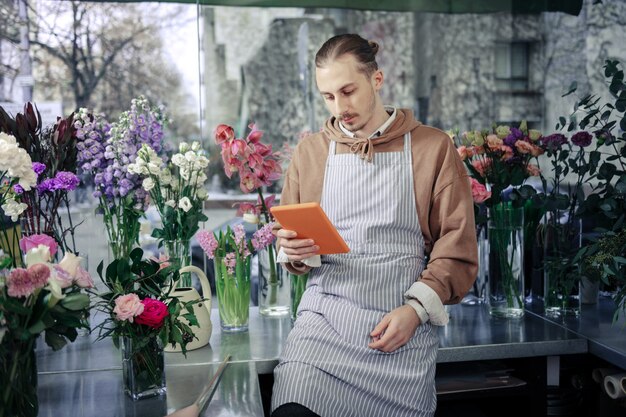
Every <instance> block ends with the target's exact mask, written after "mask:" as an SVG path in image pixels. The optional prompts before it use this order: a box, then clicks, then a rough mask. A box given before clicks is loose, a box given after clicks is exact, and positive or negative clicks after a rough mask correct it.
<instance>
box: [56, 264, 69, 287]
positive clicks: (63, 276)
mask: <svg viewBox="0 0 626 417" xmlns="http://www.w3.org/2000/svg"><path fill="white" fill-rule="evenodd" d="M53 268H54V277H53V279H54V280H55V281H56V282H58V283H59V286H60V287H61V288H68V287H70V286H71V285H72V284H73V283H74V277H73V276H72V274H70V273H69V272H67V271H66V270H65V269H63V267H61V266H60V265H54V266H53Z"/></svg>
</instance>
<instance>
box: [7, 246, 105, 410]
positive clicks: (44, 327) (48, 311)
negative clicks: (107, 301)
mask: <svg viewBox="0 0 626 417" xmlns="http://www.w3.org/2000/svg"><path fill="white" fill-rule="evenodd" d="M19 245H20V248H21V249H22V251H23V252H24V254H25V257H24V262H25V263H24V267H23V268H10V266H11V264H12V263H13V261H12V260H11V259H10V258H9V257H8V256H7V255H3V256H0V416H1V417H4V416H17V415H19V416H26V417H30V416H36V415H37V412H38V405H37V364H36V360H35V346H36V341H37V338H38V337H39V335H40V334H41V333H42V332H43V333H45V341H46V343H47V344H48V345H49V346H50V347H52V349H53V350H59V349H61V348H62V347H63V346H65V344H66V343H67V342H68V340H69V341H74V340H75V339H76V337H77V331H76V329H78V328H87V329H88V328H89V324H88V322H87V315H88V310H89V296H88V294H86V293H84V292H83V288H90V287H92V286H93V281H92V279H91V276H90V275H89V273H88V272H87V271H86V270H85V269H83V268H82V267H81V258H79V257H77V256H75V255H74V254H72V253H70V252H66V253H65V256H64V257H63V259H62V260H61V261H60V262H59V263H58V264H54V263H51V260H52V259H53V257H54V256H55V254H56V252H57V251H58V249H59V247H58V245H57V242H56V241H55V239H53V238H52V237H50V236H48V235H39V234H35V235H31V236H29V237H25V238H22V239H21V240H20V242H19Z"/></svg>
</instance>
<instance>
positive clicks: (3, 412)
mask: <svg viewBox="0 0 626 417" xmlns="http://www.w3.org/2000/svg"><path fill="white" fill-rule="evenodd" d="M1 339H2V343H0V417H13V416H20V417H35V416H36V415H37V414H38V412H39V403H38V400H37V360H36V357H35V349H34V347H35V340H36V339H35V338H29V339H27V340H20V339H18V338H15V337H12V335H11V334H10V333H6V334H5V335H4V337H3V338H1Z"/></svg>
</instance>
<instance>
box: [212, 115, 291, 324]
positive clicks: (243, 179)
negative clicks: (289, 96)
mask: <svg viewBox="0 0 626 417" xmlns="http://www.w3.org/2000/svg"><path fill="white" fill-rule="evenodd" d="M248 127H249V129H250V132H249V133H248V135H247V136H246V137H245V139H242V138H237V137H235V131H234V129H233V128H232V127H231V126H228V125H224V124H221V125H218V126H217V128H216V129H215V142H216V143H217V144H218V145H219V146H220V147H221V155H222V161H223V162H224V172H225V173H226V175H227V176H228V178H231V177H232V175H233V174H234V173H237V174H238V175H239V181H240V184H239V185H240V188H241V191H243V192H244V193H250V192H254V191H256V193H257V194H258V198H257V203H256V204H253V203H242V204H240V206H239V214H242V215H243V216H244V220H247V221H250V222H253V223H257V224H258V227H259V228H262V227H264V225H267V224H270V223H271V222H273V221H274V219H273V217H272V214H271V213H270V208H271V206H272V204H273V203H274V196H269V197H264V196H263V190H262V188H263V187H264V186H270V185H272V184H273V183H274V182H275V181H276V180H278V179H279V178H280V177H281V174H282V168H281V166H280V161H281V154H280V153H279V152H273V151H272V146H271V145H266V144H264V143H262V142H261V139H262V137H263V132H262V131H260V130H258V129H257V127H256V125H254V124H251V125H250V126H248ZM257 255H258V261H259V293H258V303H259V312H260V313H261V314H263V315H268V316H284V315H287V314H289V304H290V294H289V280H287V279H286V272H285V271H284V270H283V268H282V266H281V265H280V264H279V263H277V262H276V255H277V253H276V247H275V245H274V244H272V245H269V246H267V248H266V249H264V250H260V251H258V254H257Z"/></svg>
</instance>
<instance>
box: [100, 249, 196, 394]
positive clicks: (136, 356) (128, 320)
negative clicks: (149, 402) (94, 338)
mask: <svg viewBox="0 0 626 417" xmlns="http://www.w3.org/2000/svg"><path fill="white" fill-rule="evenodd" d="M98 274H99V275H100V278H101V279H102V281H103V282H104V284H105V285H106V287H107V289H108V291H107V292H105V293H101V294H98V297H99V299H100V301H98V303H97V304H96V307H97V308H98V310H100V311H102V312H104V313H105V314H106V315H107V318H106V319H105V320H104V322H103V323H102V324H100V325H99V326H98V328H99V336H98V339H99V340H100V339H104V338H106V337H109V336H110V337H111V338H112V339H113V344H114V345H115V347H117V348H119V347H120V341H121V344H122V355H123V359H122V365H123V375H124V390H125V392H126V393H127V394H128V395H129V396H130V397H131V398H133V399H134V400H137V399H141V398H146V397H151V396H155V395H160V394H163V393H165V391H166V388H165V367H164V363H163V347H164V346H165V345H167V344H172V345H174V344H178V345H180V346H181V347H182V351H183V354H186V346H187V344H188V343H189V342H190V341H192V340H193V338H194V335H193V332H192V330H191V328H190V327H189V325H188V324H187V323H189V324H191V325H197V320H196V316H195V314H194V310H193V306H194V304H196V303H199V302H202V301H203V300H202V299H199V300H194V301H189V302H184V301H181V300H180V299H179V298H177V297H174V296H172V295H171V293H172V292H173V290H174V288H173V285H172V280H171V279H170V277H171V275H172V274H173V275H175V276H176V277H177V275H178V265H176V264H159V263H157V262H155V261H152V260H146V259H143V251H142V250H141V249H139V248H135V249H133V250H132V251H131V253H130V254H129V256H128V258H120V259H115V260H114V261H113V262H111V263H110V264H109V265H108V266H107V268H106V271H104V276H103V263H100V265H99V266H98ZM183 318H184V320H183Z"/></svg>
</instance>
